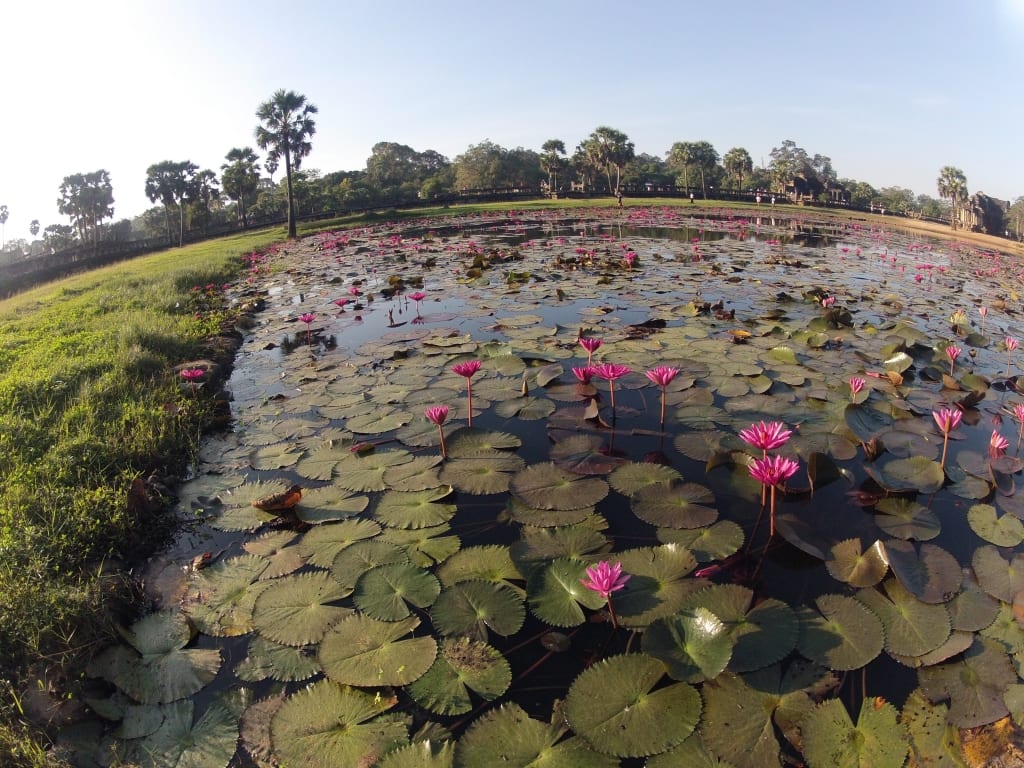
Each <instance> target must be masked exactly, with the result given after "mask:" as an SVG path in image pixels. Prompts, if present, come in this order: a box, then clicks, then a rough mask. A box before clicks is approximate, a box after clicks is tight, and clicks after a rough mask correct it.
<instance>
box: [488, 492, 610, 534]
mask: <svg viewBox="0 0 1024 768" xmlns="http://www.w3.org/2000/svg"><path fill="white" fill-rule="evenodd" d="M506 510H507V512H508V516H509V517H510V518H512V519H513V520H515V521H516V522H517V523H522V524H523V525H529V526H534V527H538V528H557V527H559V526H571V525H576V524H577V523H582V522H584V521H585V520H587V519H588V518H590V517H591V516H592V515H593V514H594V507H593V506H589V507H580V508H579V509H537V508H535V507H531V506H530V505H528V504H526V503H524V502H522V501H520V500H519V499H517V498H516V497H515V496H511V497H510V498H509V500H508V504H507V505H506Z"/></svg>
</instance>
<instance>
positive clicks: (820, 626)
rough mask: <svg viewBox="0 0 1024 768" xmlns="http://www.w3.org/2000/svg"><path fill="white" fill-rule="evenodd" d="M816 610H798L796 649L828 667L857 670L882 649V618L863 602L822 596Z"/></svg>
mask: <svg viewBox="0 0 1024 768" xmlns="http://www.w3.org/2000/svg"><path fill="white" fill-rule="evenodd" d="M815 602H816V605H817V607H818V611H817V612H815V611H813V610H812V609H810V608H808V607H803V608H801V609H799V610H798V611H797V613H798V615H799V616H800V622H801V624H802V627H803V629H802V632H801V634H800V640H799V641H798V643H797V649H798V650H799V651H800V653H802V654H803V655H804V656H806V657H807V658H809V659H811V660H812V661H816V662H818V663H819V664H822V665H825V666H827V667H828V668H829V669H835V670H838V671H845V670H850V669H859V668H860V667H863V666H864V665H866V664H867V663H868V662H870V661H873V660H874V659H875V658H877V657H878V654H880V653H881V652H882V648H883V646H884V644H885V630H884V628H883V626H882V622H881V620H880V619H879V618H878V617H877V616H876V615H875V614H874V613H873V612H872V611H871V610H870V609H869V608H867V607H866V606H865V605H864V604H863V603H860V602H858V601H857V600H855V599H854V598H852V597H845V596H843V595H822V596H821V597H819V598H818V599H817V600H816V601H815Z"/></svg>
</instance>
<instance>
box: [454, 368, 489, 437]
mask: <svg viewBox="0 0 1024 768" xmlns="http://www.w3.org/2000/svg"><path fill="white" fill-rule="evenodd" d="M481 367H482V363H481V362H480V361H479V360H467V361H465V362H463V363H456V364H455V365H453V366H452V373H457V374H458V375H459V376H462V377H464V378H465V379H466V392H467V394H468V395H469V426H471V427H472V426H473V374H475V373H476V372H477V371H479V370H480V368H481Z"/></svg>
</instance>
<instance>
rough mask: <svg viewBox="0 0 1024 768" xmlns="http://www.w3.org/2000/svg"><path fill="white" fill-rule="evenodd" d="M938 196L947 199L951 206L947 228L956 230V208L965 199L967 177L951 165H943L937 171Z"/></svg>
mask: <svg viewBox="0 0 1024 768" xmlns="http://www.w3.org/2000/svg"><path fill="white" fill-rule="evenodd" d="M938 187H939V196H940V197H948V198H949V202H950V204H951V205H952V210H951V211H950V214H949V226H951V227H952V228H953V229H956V207H957V203H958V202H959V203H962V202H963V201H964V200H966V199H967V177H966V176H964V172H963V171H961V170H960V169H959V168H954V167H953V166H952V165H944V166H943V167H942V169H941V170H940V171H939V179H938Z"/></svg>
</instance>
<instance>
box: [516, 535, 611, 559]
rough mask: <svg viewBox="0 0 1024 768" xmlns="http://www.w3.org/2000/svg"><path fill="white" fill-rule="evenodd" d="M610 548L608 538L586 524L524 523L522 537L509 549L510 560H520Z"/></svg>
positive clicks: (582, 554)
mask: <svg viewBox="0 0 1024 768" xmlns="http://www.w3.org/2000/svg"><path fill="white" fill-rule="evenodd" d="M610 549H611V542H610V541H609V540H608V538H607V537H606V536H605V535H604V534H602V533H601V532H600V531H595V530H594V529H593V528H591V527H589V526H587V525H566V526H561V527H558V528H533V527H532V526H527V527H524V528H523V530H522V538H521V539H520V540H519V541H517V542H516V543H514V544H513V545H512V547H511V548H510V550H509V553H510V554H511V555H512V561H513V562H514V563H516V564H518V565H519V566H520V568H522V564H523V563H531V562H537V561H546V560H552V559H554V558H557V557H568V558H585V557H588V556H591V555H598V554H601V553H603V552H607V551H609V550H610Z"/></svg>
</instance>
